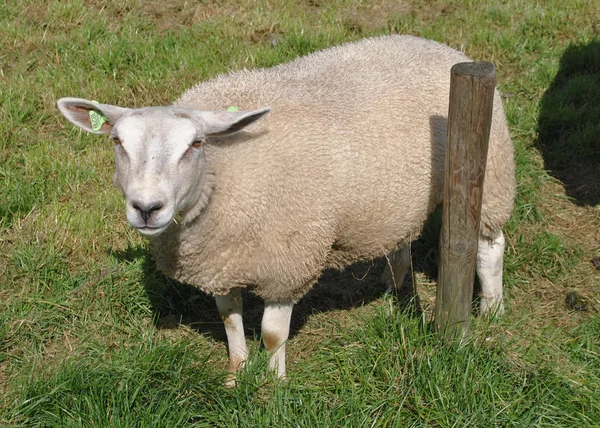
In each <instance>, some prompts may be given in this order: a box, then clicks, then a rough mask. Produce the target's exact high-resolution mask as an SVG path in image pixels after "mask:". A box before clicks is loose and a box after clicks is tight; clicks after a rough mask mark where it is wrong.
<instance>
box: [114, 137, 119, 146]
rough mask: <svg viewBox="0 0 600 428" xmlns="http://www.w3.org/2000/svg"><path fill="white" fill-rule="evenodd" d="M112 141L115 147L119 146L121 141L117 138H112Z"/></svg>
mask: <svg viewBox="0 0 600 428" xmlns="http://www.w3.org/2000/svg"><path fill="white" fill-rule="evenodd" d="M112 141H113V143H115V146H118V145H119V144H121V140H119V138H118V137H113V139H112Z"/></svg>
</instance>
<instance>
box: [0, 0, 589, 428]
mask: <svg viewBox="0 0 600 428" xmlns="http://www.w3.org/2000/svg"><path fill="white" fill-rule="evenodd" d="M596 3H597V2H595V1H593V0H578V1H571V2H564V1H562V0H550V1H544V2H542V1H538V2H536V1H533V0H529V1H515V0H510V1H505V2H493V1H466V2H465V1H461V2H459V1H455V0H437V1H436V0H434V1H427V2H417V1H413V2H407V3H399V2H396V1H391V0H363V1H356V0H335V1H329V2H326V1H319V0H317V1H307V2H291V1H288V0H276V1H271V2H266V1H264V0H252V1H249V2H242V1H238V0H228V1H225V2H213V1H206V2H201V3H195V2H184V1H179V0H166V1H163V2H158V1H150V2H142V1H140V0H120V1H114V0H102V1H98V2H95V3H94V2H84V1H66V2H65V1H57V0H46V1H43V2H33V1H28V0H15V1H11V2H8V1H2V2H0V36H1V37H0V105H1V107H0V425H7V426H44V427H46V426H92V425H95V426H151V425H154V426H169V427H171V426H189V425H196V426H311V427H312V426H430V425H431V426H469V425H470V426H477V427H479V426H498V425H500V426H565V427H572V426H599V425H600V393H599V391H600V358H599V356H600V324H599V322H598V319H599V317H598V309H600V274H599V273H598V271H597V270H595V269H594V268H593V267H592V265H591V264H590V260H591V259H592V258H593V257H595V256H597V255H598V253H599V252H600V244H599V239H600V238H598V227H599V225H600V209H599V202H600V196H599V193H598V189H600V176H598V174H599V173H598V171H600V169H599V168H598V162H600V149H599V146H598V141H599V139H598V135H599V131H600V107H599V106H600V104H599V103H598V102H597V100H598V98H599V96H600V95H599V94H598V88H600V85H599V83H600V63H599V59H598V58H600V50H599V46H600V30H599V29H598V28H600V27H599V25H600V24H599V22H600V21H599V20H600V8H599V7H598V5H597V4H596ZM389 33H408V34H415V35H419V36H423V37H428V38H433V39H436V40H438V41H442V42H445V43H447V44H449V45H451V46H453V47H456V48H459V49H462V50H464V51H465V52H466V53H467V54H468V55H470V56H471V57H472V58H474V59H477V60H488V61H492V62H493V63H494V64H495V65H496V66H497V70H498V84H499V88H500V90H501V92H502V94H503V95H504V103H505V108H506V111H507V116H508V120H509V126H510V129H511V133H512V136H513V140H514V144H515V148H516V160H517V166H518V169H517V182H518V200H517V205H516V207H515V212H514V214H513V217H512V218H511V220H510V222H509V224H508V225H507V227H506V235H507V242H508V245H507V253H506V260H505V279H506V280H505V283H506V287H507V289H506V293H507V307H508V311H507V314H506V316H505V317H504V318H503V319H500V320H493V321H492V322H488V321H485V320H474V325H473V335H472V340H471V341H470V342H468V343H466V344H463V345H461V346H458V345H456V344H452V343H443V342H440V341H439V339H438V337H437V336H436V335H435V334H434V333H432V331H431V327H430V321H431V320H430V309H431V304H432V296H433V295H434V293H435V291H434V282H435V270H436V261H437V260H436V259H437V241H436V239H437V230H438V229H439V216H438V217H436V216H433V218H432V221H431V222H430V224H429V226H428V227H427V228H426V230H425V231H424V233H423V234H422V236H421V237H420V239H419V240H418V241H417V242H416V243H415V244H414V246H413V258H414V260H413V262H414V269H415V272H414V276H415V278H416V281H417V287H418V291H419V294H420V297H421V300H422V302H423V304H424V307H425V310H426V311H425V313H424V315H423V316H422V317H421V316H419V317H414V316H411V315H410V313H408V312H406V311H404V310H402V309H399V305H398V304H397V302H395V301H394V300H393V299H392V298H390V297H387V296H383V290H382V288H381V286H379V285H377V284H376V278H377V277H378V276H379V272H380V268H381V267H382V265H383V263H381V262H376V263H375V264H374V265H373V266H371V265H370V264H367V265H360V266H355V267H353V268H352V269H350V270H348V271H346V272H344V273H341V274H337V273H327V274H326V275H325V276H324V278H323V280H322V283H321V284H320V285H319V286H318V287H317V288H316V289H315V290H314V291H313V292H311V293H310V294H309V295H308V296H307V297H306V298H305V299H304V300H303V301H301V302H300V303H299V305H298V307H297V308H296V311H295V314H294V318H293V323H292V327H293V328H292V330H293V335H292V337H291V339H290V341H289V343H288V359H289V361H288V363H289V367H288V372H289V379H288V380H287V381H286V382H278V381H276V380H274V379H273V378H272V377H270V376H269V375H268V374H267V373H266V355H265V353H264V350H262V349H261V348H260V346H259V341H258V340H257V335H258V334H257V331H258V326H259V325H260V310H261V303H260V302H259V301H258V300H257V299H253V298H250V299H249V301H248V305H247V318H248V322H247V336H248V339H249V341H250V343H251V349H252V352H251V358H250V362H249V364H248V367H247V369H246V370H245V371H244V372H243V373H241V375H240V382H239V386H238V388H236V389H233V390H232V389H227V388H225V387H224V386H223V379H224V376H225V369H226V364H227V363H226V348H225V344H224V341H223V340H224V332H223V327H222V325H221V321H220V319H219V317H218V314H217V311H216V308H215V305H214V302H213V301H212V299H211V298H209V297H208V296H205V295H203V294H202V293H200V292H198V291H196V290H194V289H193V288H192V287H189V286H185V285H183V284H178V283H176V282H174V281H171V280H168V279H167V278H165V277H164V276H163V275H162V274H160V273H159V272H157V271H156V268H155V266H154V264H153V263H152V262H151V261H150V259H149V256H148V252H147V250H146V243H145V242H144V241H143V240H142V239H141V238H140V237H139V236H137V235H136V233H135V232H134V231H132V230H131V228H130V227H129V226H128V225H127V222H126V221H125V218H124V204H123V201H122V199H121V196H120V194H119V192H118V191H117V190H116V189H114V188H113V187H112V185H111V182H112V174H113V154H112V150H111V147H110V144H108V143H107V141H105V139H104V138H101V137H98V136H93V135H89V134H85V133H82V132H80V131H78V130H76V129H74V128H73V127H72V126H71V125H69V124H68V123H67V122H66V121H65V120H64V119H63V118H62V117H61V116H60V114H59V113H58V111H57V110H56V108H55V102H56V100H57V99H58V98H60V97H63V96H81V97H85V98H90V99H97V100H99V101H103V102H109V103H113V104H120V105H124V106H142V105H156V104H166V103H169V102H170V101H172V100H173V99H174V98H176V97H177V96H178V95H179V94H181V93H182V92H183V91H184V90H185V89H186V88H188V87H190V86H191V85H193V84H195V83H196V82H198V81H201V80H204V79H207V78H209V77H211V76H214V75H216V74H218V73H222V72H226V71H227V70H230V69H240V68H243V67H246V68H252V67H267V66H272V65H275V64H278V63H281V62H283V61H287V60H290V59H293V58H296V57H297V56H299V55H304V54H307V53H310V52H313V51H315V50H317V49H321V48H324V47H327V46H330V45H334V44H338V43H342V42H344V41H350V40H356V39H359V38H361V37H366V36H373V35H380V34H389ZM363 276H364V277H365V278H364V279H363V280H357V279H356V278H363ZM573 292H574V293H576V294H577V295H578V296H579V298H580V299H581V301H582V302H584V303H585V304H584V305H580V306H579V308H580V310H572V309H569V308H568V307H567V305H566V304H565V298H566V296H567V295H568V293H573Z"/></svg>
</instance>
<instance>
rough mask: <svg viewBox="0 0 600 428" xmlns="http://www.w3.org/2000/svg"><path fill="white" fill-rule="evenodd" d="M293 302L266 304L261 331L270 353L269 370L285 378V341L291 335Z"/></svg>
mask: <svg viewBox="0 0 600 428" xmlns="http://www.w3.org/2000/svg"><path fill="white" fill-rule="evenodd" d="M293 308H294V303H293V302H265V312H264V314H263V318H262V324H261V330H262V337H263V341H264V343H265V348H267V352H268V353H269V369H271V370H273V371H276V373H277V377H280V378H282V377H285V341H286V340H287V339H288V336H289V334H290V321H291V318H292V309H293Z"/></svg>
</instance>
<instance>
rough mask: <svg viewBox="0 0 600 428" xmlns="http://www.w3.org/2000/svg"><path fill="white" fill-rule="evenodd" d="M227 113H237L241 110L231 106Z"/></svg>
mask: <svg viewBox="0 0 600 428" xmlns="http://www.w3.org/2000/svg"><path fill="white" fill-rule="evenodd" d="M227 111H231V112H235V111H240V109H239V108H237V106H229V107H227Z"/></svg>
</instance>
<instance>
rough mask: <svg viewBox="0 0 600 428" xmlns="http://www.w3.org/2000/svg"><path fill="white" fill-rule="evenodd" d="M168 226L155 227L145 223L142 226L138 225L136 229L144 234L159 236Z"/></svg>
mask: <svg viewBox="0 0 600 428" xmlns="http://www.w3.org/2000/svg"><path fill="white" fill-rule="evenodd" d="M166 228H167V226H161V227H153V226H148V225H144V226H141V227H136V228H135V229H136V230H137V231H138V232H139V233H141V234H142V235H144V236H157V235H160V234H161V233H163V232H164V231H165V229H166Z"/></svg>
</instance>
